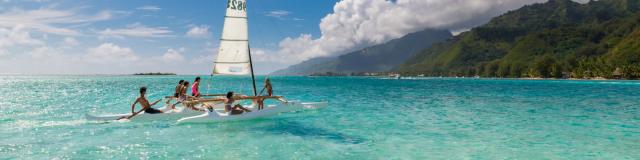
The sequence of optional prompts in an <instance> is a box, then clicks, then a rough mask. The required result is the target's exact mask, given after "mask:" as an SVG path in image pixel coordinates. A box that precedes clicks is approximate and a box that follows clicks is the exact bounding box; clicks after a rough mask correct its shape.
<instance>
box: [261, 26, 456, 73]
mask: <svg viewBox="0 0 640 160" xmlns="http://www.w3.org/2000/svg"><path fill="white" fill-rule="evenodd" d="M451 37H452V35H451V32H449V31H446V30H434V29H426V30H423V31H419V32H415V33H411V34H407V35H405V36H403V37H401V38H398V39H394V40H391V41H389V42H386V43H384V44H380V45H375V46H371V47H367V48H364V49H361V50H358V51H355V52H351V53H347V54H344V55H341V56H338V57H321V58H314V59H310V60H307V61H304V62H302V63H299V64H296V65H292V66H290V67H288V68H286V69H283V70H279V71H276V72H274V73H272V74H274V75H310V74H314V73H326V72H333V73H343V74H349V73H359V72H383V71H389V70H390V69H393V68H394V67H396V66H398V65H399V64H401V63H403V62H405V61H406V60H407V59H408V58H409V57H412V56H414V54H415V53H417V52H418V51H421V50H423V49H425V48H428V47H430V46H431V45H432V44H434V43H437V42H443V41H444V40H446V39H448V38H451Z"/></svg>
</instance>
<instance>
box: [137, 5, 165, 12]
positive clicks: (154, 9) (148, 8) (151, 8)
mask: <svg viewBox="0 0 640 160" xmlns="http://www.w3.org/2000/svg"><path fill="white" fill-rule="evenodd" d="M136 9H138V10H142V11H149V12H157V11H160V10H162V8H160V7H158V6H151V5H146V6H142V7H138V8H136Z"/></svg>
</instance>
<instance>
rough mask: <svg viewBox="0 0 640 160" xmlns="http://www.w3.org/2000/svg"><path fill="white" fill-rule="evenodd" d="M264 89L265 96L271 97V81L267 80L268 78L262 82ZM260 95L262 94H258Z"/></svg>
mask: <svg viewBox="0 0 640 160" xmlns="http://www.w3.org/2000/svg"><path fill="white" fill-rule="evenodd" d="M264 89H266V90H267V95H269V96H273V86H271V80H269V78H267V79H266V80H264ZM264 89H263V90H264ZM260 94H262V93H260Z"/></svg>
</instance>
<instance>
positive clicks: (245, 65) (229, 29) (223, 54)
mask: <svg viewBox="0 0 640 160" xmlns="http://www.w3.org/2000/svg"><path fill="white" fill-rule="evenodd" d="M247 22H248V19H247V1H246V0H244V1H243V0H228V3H227V10H226V15H225V17H224V26H223V29H222V38H221V39H220V48H219V51H218V55H217V58H216V60H215V62H214V65H213V75H226V76H229V75H234V76H246V75H251V80H252V82H253V96H236V97H234V99H236V100H237V101H241V100H252V101H253V103H252V104H251V105H250V106H245V108H249V109H251V110H252V112H245V113H242V114H239V115H230V114H229V113H226V112H225V111H224V109H223V108H220V107H217V106H219V104H220V102H222V101H224V98H216V97H214V98H209V99H197V100H191V101H188V102H185V103H189V104H200V103H209V104H216V105H210V106H216V107H214V109H212V110H210V111H208V112H205V113H203V114H201V115H197V116H191V117H185V118H182V119H179V120H178V122H180V123H184V122H219V121H236V120H248V119H255V118H262V117H268V116H272V115H276V114H279V113H283V112H291V111H297V110H302V109H316V108H323V107H326V106H327V102H310V103H301V102H297V101H287V100H285V99H284V98H283V97H282V96H259V95H258V93H257V90H256V79H255V74H254V71H253V61H252V59H251V48H250V47H249V33H248V23H247ZM256 99H275V100H278V102H279V103H278V104H277V105H268V106H265V107H264V109H261V110H258V109H257V104H256V103H255V101H254V100H256Z"/></svg>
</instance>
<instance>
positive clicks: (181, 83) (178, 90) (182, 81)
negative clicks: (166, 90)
mask: <svg viewBox="0 0 640 160" xmlns="http://www.w3.org/2000/svg"><path fill="white" fill-rule="evenodd" d="M183 83H184V80H183V79H181V80H180V82H178V85H177V86H176V90H175V92H174V93H173V97H175V98H178V97H179V96H180V92H182V88H183V87H182V86H183Z"/></svg>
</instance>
